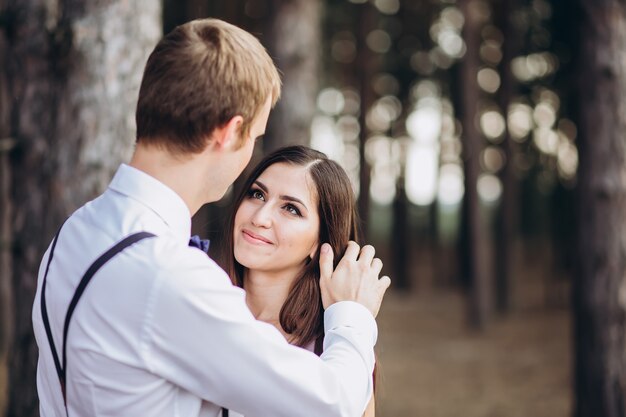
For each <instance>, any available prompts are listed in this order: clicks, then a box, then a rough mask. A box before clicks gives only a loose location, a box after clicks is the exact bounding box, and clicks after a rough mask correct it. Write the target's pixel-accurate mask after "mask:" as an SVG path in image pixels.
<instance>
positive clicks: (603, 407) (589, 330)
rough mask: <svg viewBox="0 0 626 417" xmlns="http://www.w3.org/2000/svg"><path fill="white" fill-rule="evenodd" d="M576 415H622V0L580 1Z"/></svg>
mask: <svg viewBox="0 0 626 417" xmlns="http://www.w3.org/2000/svg"><path fill="white" fill-rule="evenodd" d="M578 4H579V7H580V12H581V13H580V24H579V26H578V27H579V30H580V61H579V68H580V78H579V85H578V87H579V95H580V98H579V104H580V110H579V114H580V119H579V131H580V135H579V136H580V169H579V181H580V182H579V189H578V200H579V216H578V222H579V234H578V242H579V252H578V268H577V277H576V282H575V297H574V302H575V305H574V309H575V338H576V340H575V341H576V369H575V371H576V372H575V373H576V391H575V396H574V397H575V398H576V414H575V415H576V417H623V416H624V415H626V404H625V402H624V396H625V393H626V355H625V352H626V275H625V271H626V137H625V136H624V132H626V66H625V65H624V57H625V54H626V52H625V49H624V48H625V45H626V4H624V2H623V1H618V0H601V1H599V0H580V1H579V2H578Z"/></svg>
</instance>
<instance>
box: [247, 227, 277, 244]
mask: <svg viewBox="0 0 626 417" xmlns="http://www.w3.org/2000/svg"><path fill="white" fill-rule="evenodd" d="M241 234H242V235H243V238H244V240H245V241H246V242H249V243H251V244H253V245H273V242H272V241H271V240H269V239H267V238H265V237H263V236H261V235H257V234H255V233H252V232H251V231H249V230H247V229H243V230H242V231H241Z"/></svg>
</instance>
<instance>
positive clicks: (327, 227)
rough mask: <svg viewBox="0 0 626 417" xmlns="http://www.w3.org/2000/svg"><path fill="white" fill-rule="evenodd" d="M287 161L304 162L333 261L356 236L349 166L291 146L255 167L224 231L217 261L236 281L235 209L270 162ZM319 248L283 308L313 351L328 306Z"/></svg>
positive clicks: (295, 337)
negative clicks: (324, 300) (322, 289)
mask: <svg viewBox="0 0 626 417" xmlns="http://www.w3.org/2000/svg"><path fill="white" fill-rule="evenodd" d="M277 163H285V164H289V165H294V166H306V167H308V172H309V175H310V177H311V179H312V180H313V183H314V184H315V187H316V191H317V197H318V207H317V208H318V213H319V217H320V230H319V239H318V241H319V243H320V245H319V246H320V247H321V244H322V243H324V242H326V243H329V244H330V245H331V247H332V249H333V253H334V254H335V266H336V265H337V262H338V261H339V259H341V257H342V256H343V254H344V252H345V250H346V247H347V245H348V241H349V240H354V241H358V230H357V229H358V225H357V224H358V220H357V217H356V205H355V197H354V192H353V191H352V186H351V184H350V179H349V178H348V175H347V174H346V172H345V171H344V170H343V168H341V166H339V164H337V163H336V162H334V161H332V160H331V159H328V157H327V156H326V155H325V154H323V153H321V152H318V151H316V150H313V149H310V148H307V147H304V146H288V147H285V148H281V149H278V150H276V151H274V152H273V153H271V154H269V155H268V156H266V157H265V158H264V159H263V160H262V161H261V162H259V164H258V165H257V166H256V167H255V168H254V170H253V171H252V173H251V174H250V176H249V177H248V179H247V180H246V181H245V184H244V186H243V188H242V190H241V192H240V193H239V195H238V196H237V198H236V199H235V204H234V207H233V210H232V212H231V217H230V220H229V223H228V228H227V229H226V236H225V239H224V240H223V243H224V246H223V247H222V248H221V249H222V250H221V251H220V252H221V256H220V257H219V259H218V262H219V263H220V265H221V266H222V268H224V270H225V271H226V272H227V273H228V275H229V276H230V277H231V280H232V281H233V283H234V284H235V285H237V286H239V287H242V288H243V286H244V283H243V272H244V267H243V266H242V265H241V264H240V263H239V262H237V260H236V259H235V255H234V248H233V230H234V224H235V215H236V213H237V210H239V206H240V205H241V202H242V201H243V199H244V198H245V197H246V194H247V193H248V191H249V190H250V187H251V186H252V184H253V183H254V181H256V179H257V178H258V177H259V176H260V175H261V174H262V173H263V172H264V171H265V170H266V169H267V168H268V167H269V166H271V165H273V164H277ZM319 255H320V254H319V248H318V250H317V252H316V253H315V256H314V258H313V259H311V260H310V261H309V262H307V263H306V265H305V266H304V268H303V269H302V271H301V272H300V274H299V275H298V277H296V279H295V280H294V283H293V285H292V287H291V289H290V291H289V294H288V295H287V299H286V300H285V303H284V304H283V306H282V308H281V310H280V316H279V320H280V325H281V326H282V328H283V329H284V330H285V332H287V333H288V334H289V335H290V336H291V338H292V340H291V343H293V344H295V345H297V346H300V347H305V346H307V345H309V344H310V343H311V342H315V346H316V348H315V351H316V352H315V353H317V354H318V355H319V354H321V342H322V340H323V337H324V309H323V307H322V297H321V294H320V287H319V277H320V270H319Z"/></svg>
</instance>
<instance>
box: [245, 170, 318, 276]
mask: <svg viewBox="0 0 626 417" xmlns="http://www.w3.org/2000/svg"><path fill="white" fill-rule="evenodd" d="M319 223H320V220H319V214H318V212H317V191H316V187H315V183H314V182H313V180H312V179H311V177H310V176H309V174H308V171H307V170H306V168H305V167H302V166H297V165H290V164H287V163H276V164H274V165H270V166H269V167H268V168H267V169H266V170H265V171H264V172H263V173H262V174H261V175H260V176H259V177H258V178H257V180H256V181H255V182H254V183H253V185H252V187H251V188H250V189H249V190H248V191H247V195H246V196H245V197H244V199H243V201H242V203H241V205H240V206H239V209H238V210H237V214H236V215H235V227H234V231H233V233H234V236H233V242H234V254H235V259H236V260H237V262H239V263H240V264H241V265H243V266H244V267H246V268H248V269H250V270H258V271H265V272H289V271H293V273H294V274H297V273H298V272H299V271H300V270H301V268H302V267H303V266H304V264H305V262H306V260H307V259H308V258H309V257H312V256H313V255H314V254H315V251H316V250H317V247H318V236H319Z"/></svg>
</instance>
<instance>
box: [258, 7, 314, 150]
mask: <svg viewBox="0 0 626 417" xmlns="http://www.w3.org/2000/svg"><path fill="white" fill-rule="evenodd" d="M271 10H272V13H271V15H270V16H267V17H268V19H267V33H268V35H269V36H268V41H269V42H268V43H267V47H268V50H269V52H270V54H271V55H272V57H273V58H274V61H275V62H276V65H277V67H278V68H279V69H280V71H281V73H282V81H283V89H282V96H281V99H280V101H279V102H278V104H277V105H276V108H275V109H274V111H273V112H272V115H271V117H270V121H269V125H268V127H267V133H266V135H265V138H264V139H263V149H264V150H265V152H266V153H267V152H269V151H273V150H274V149H276V148H279V147H281V146H285V145H296V144H299V145H309V144H310V131H311V122H312V120H313V116H314V115H315V106H316V98H317V91H318V79H319V76H320V69H319V62H320V55H321V11H322V3H321V1H320V0H273V1H272V2H271Z"/></svg>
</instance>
